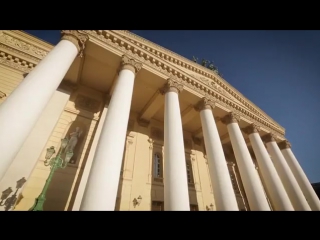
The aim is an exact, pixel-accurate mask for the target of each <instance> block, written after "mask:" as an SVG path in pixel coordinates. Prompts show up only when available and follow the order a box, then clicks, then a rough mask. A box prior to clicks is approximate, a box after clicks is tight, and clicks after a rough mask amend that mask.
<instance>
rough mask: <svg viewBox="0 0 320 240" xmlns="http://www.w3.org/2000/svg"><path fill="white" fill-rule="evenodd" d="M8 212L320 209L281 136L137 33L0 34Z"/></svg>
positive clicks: (189, 64)
mask: <svg viewBox="0 0 320 240" xmlns="http://www.w3.org/2000/svg"><path fill="white" fill-rule="evenodd" d="M0 152H1V160H0V194H1V199H0V200H1V202H0V209H1V211H19V210H24V211H41V210H51V211H57V210H62V211H77V210H109V211H114V210H116V211H118V210H120V211H121V210H122V211H175V210H181V211H220V210H222V211H224V210H225V211H278V210H285V211H300V210H302V211H310V210H311V211H316V210H320V201H319V199H318V197H317V195H316V194H315V192H314V190H313V188H312V186H311V184H310V182H309V180H308V178H307V176H306V174H305V173H304V171H303V169H302V168H301V166H300V164H299V162H298V160H297V159H296V158H295V155H294V153H293V151H292V150H291V145H290V143H289V142H288V141H287V139H286V137H285V129H284V128H283V127H282V126H280V125H279V124H278V123H277V122H275V121H274V120H273V119H272V118H271V117H269V116H268V115H267V114H266V113H264V112H263V111H262V110H261V109H260V108H258V107H257V106H256V105H255V104H254V103H252V102H251V101H250V100H248V99H247V98H245V97H244V96H243V95H242V94H241V93H240V92H239V91H237V90H236V89H235V88H233V87H232V86H231V85H230V84H229V83H228V82H227V81H226V80H224V79H223V78H222V77H221V75H220V74H219V73H218V72H217V71H216V70H215V69H212V68H209V67H207V66H206V65H205V64H201V63H197V61H196V60H195V61H192V60H189V59H186V58H184V57H182V56H180V55H178V54H176V53H174V52H172V51H169V50H167V49H165V48H163V47H161V46H159V45H157V44H154V43H152V42H150V41H148V40H146V39H144V38H142V37H139V36H137V35H135V34H133V33H131V32H129V31H120V30H117V31H114V30H63V31H61V40H60V42H59V43H58V44H57V45H55V46H53V45H51V44H48V43H47V42H45V41H43V40H40V39H38V38H36V37H34V36H32V35H29V34H27V33H25V32H23V31H15V30H14V31H9V30H1V31H0Z"/></svg>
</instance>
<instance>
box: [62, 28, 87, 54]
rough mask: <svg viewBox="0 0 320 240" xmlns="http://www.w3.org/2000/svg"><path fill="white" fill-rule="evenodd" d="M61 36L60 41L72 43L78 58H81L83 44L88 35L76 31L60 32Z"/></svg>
mask: <svg viewBox="0 0 320 240" xmlns="http://www.w3.org/2000/svg"><path fill="white" fill-rule="evenodd" d="M61 34H62V37H61V39H62V40H68V41H70V42H72V43H73V44H74V45H75V46H76V48H77V49H78V52H79V56H80V57H82V56H83V50H84V48H85V44H86V42H87V40H88V39H89V37H88V35H87V34H85V33H82V32H80V31H78V30H62V31H61Z"/></svg>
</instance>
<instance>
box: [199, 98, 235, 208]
mask: <svg viewBox="0 0 320 240" xmlns="http://www.w3.org/2000/svg"><path fill="white" fill-rule="evenodd" d="M214 107H215V104H214V102H213V101H212V100H209V99H207V98H203V99H202V100H201V101H200V102H199V104H198V106H196V110H198V111H199V112H200V118H201V125H202V131H203V137H204V143H205V147H206V153H207V157H208V166H209V173H210V178H211V185H212V188H213V195H214V198H215V203H216V209H217V210H220V211H228V210H230V211H238V210H239V208H238V204H237V200H236V197H235V193H234V190H233V187H232V182H231V179H230V174H229V170H228V166H227V162H226V159H225V156H224V153H223V148H222V144H221V141H220V137H219V133H218V129H217V126H216V123H215V120H214V117H213V113H212V109H213V108H214Z"/></svg>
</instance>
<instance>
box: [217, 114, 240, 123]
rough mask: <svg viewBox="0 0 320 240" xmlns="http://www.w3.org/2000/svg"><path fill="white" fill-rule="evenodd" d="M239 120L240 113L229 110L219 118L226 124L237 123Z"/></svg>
mask: <svg viewBox="0 0 320 240" xmlns="http://www.w3.org/2000/svg"><path fill="white" fill-rule="evenodd" d="M239 121H240V115H239V114H236V113H234V112H230V113H228V114H227V115H226V116H224V117H223V118H221V122H222V123H223V124H226V125H228V124H230V123H239Z"/></svg>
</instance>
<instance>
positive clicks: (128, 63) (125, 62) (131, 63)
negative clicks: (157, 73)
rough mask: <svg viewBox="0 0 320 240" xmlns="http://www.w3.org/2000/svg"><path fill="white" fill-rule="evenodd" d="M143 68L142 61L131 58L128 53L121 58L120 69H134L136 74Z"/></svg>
mask: <svg viewBox="0 0 320 240" xmlns="http://www.w3.org/2000/svg"><path fill="white" fill-rule="evenodd" d="M141 68H142V63H140V62H138V61H137V60H135V59H133V58H130V57H129V56H128V55H123V56H122V58H121V66H120V69H121V70H122V69H128V70H130V71H132V72H133V73H134V74H137V73H138V72H139V71H140V69H141Z"/></svg>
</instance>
